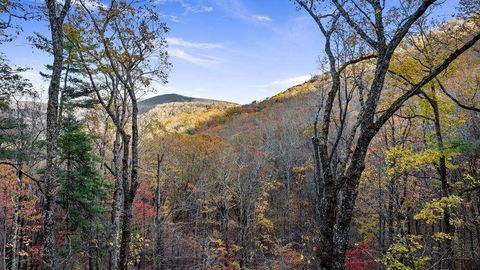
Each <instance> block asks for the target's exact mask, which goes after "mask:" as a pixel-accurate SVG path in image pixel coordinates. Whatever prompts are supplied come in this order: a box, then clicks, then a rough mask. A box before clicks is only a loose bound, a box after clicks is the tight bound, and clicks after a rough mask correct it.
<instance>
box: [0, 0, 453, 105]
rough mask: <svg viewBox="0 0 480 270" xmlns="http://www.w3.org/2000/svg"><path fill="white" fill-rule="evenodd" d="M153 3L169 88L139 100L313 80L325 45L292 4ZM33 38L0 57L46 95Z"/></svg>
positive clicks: (213, 95) (226, 96) (237, 95)
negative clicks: (161, 24) (163, 32)
mask: <svg viewBox="0 0 480 270" xmlns="http://www.w3.org/2000/svg"><path fill="white" fill-rule="evenodd" d="M26 1H28V0H26ZM30 1H37V0H30ZM156 1H157V3H158V10H159V13H160V14H162V15H163V18H164V20H165V21H166V23H167V24H168V26H169V28H170V31H169V33H168V34H167V36H166V38H167V42H168V44H169V45H168V46H169V47H168V51H169V55H170V62H171V63H172V65H173V68H172V70H171V72H170V74H169V82H168V84H166V85H160V84H155V85H154V88H155V91H154V92H152V93H148V94H146V95H145V96H143V97H142V98H148V97H150V96H154V95H160V94H169V93H177V94H181V95H186V96H192V97H200V98H210V99H217V100H225V101H231V102H236V103H239V104H247V103H250V102H252V101H255V100H257V101H258V100H262V99H265V98H267V97H270V96H272V95H275V94H276V93H278V92H281V91H284V90H286V89H287V88H289V87H291V86H294V85H296V84H299V83H302V82H304V81H306V80H308V79H310V78H311V76H312V75H315V74H318V73H319V62H318V59H319V57H321V56H322V55H323V54H322V43H323V42H322V40H323V39H322V37H321V34H320V32H319V30H318V28H317V26H316V24H315V23H314V21H313V19H312V18H311V17H309V16H308V15H307V14H306V13H305V12H304V11H301V10H298V9H296V7H295V5H294V4H293V2H292V1H291V0H156ZM388 1H395V0H387V2H388ZM455 3H456V1H454V0H447V3H446V4H444V7H445V6H446V7H447V8H444V9H443V10H441V11H439V12H440V13H442V12H443V14H448V13H449V12H451V11H452V10H453V8H454V6H455ZM35 31H37V32H41V33H45V34H47V35H48V28H47V24H46V22H38V21H31V22H27V23H25V25H24V32H23V33H22V34H21V36H19V37H18V38H17V39H16V40H15V41H14V42H12V43H8V44H4V45H1V46H0V52H3V53H5V54H6V55H7V58H8V59H9V60H10V61H11V62H12V63H13V64H15V65H18V66H22V67H28V68H30V70H28V71H27V72H26V73H25V74H24V76H25V77H27V78H28V79H30V80H31V81H32V83H33V84H34V85H35V86H36V87H38V88H40V89H43V90H45V89H46V88H47V85H48V83H47V82H45V81H43V80H42V79H41V77H40V75H39V71H42V70H44V66H45V64H48V63H51V62H52V60H53V59H51V57H50V56H49V55H46V54H44V53H42V52H39V51H37V50H36V49H34V48H32V47H31V45H30V44H29V42H28V40H27V39H26V37H27V36H29V35H31V34H32V33H33V32H35ZM44 92H45V91H44Z"/></svg>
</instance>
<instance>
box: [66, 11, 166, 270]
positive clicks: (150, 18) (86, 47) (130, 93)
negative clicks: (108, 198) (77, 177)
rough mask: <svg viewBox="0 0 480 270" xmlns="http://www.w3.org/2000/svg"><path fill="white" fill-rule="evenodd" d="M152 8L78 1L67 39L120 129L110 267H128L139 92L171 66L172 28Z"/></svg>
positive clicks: (136, 167) (136, 173)
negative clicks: (167, 49)
mask: <svg viewBox="0 0 480 270" xmlns="http://www.w3.org/2000/svg"><path fill="white" fill-rule="evenodd" d="M153 6H154V1H153V2H152V1H133V2H127V1H118V2H117V1H111V2H110V5H108V6H106V5H104V4H103V3H102V2H101V1H94V2H93V3H92V2H89V3H86V2H85V1H80V3H79V6H78V7H77V8H76V11H77V14H76V16H74V17H72V18H71V19H70V22H71V23H72V29H71V32H70V35H69V38H70V40H71V42H72V43H73V44H75V45H76V47H77V53H78V59H79V63H81V66H82V69H83V72H84V74H85V76H86V78H87V79H88V80H89V82H90V87H91V88H92V89H93V91H94V93H95V94H96V97H97V100H98V102H99V103H100V104H101V106H102V107H103V109H104V110H105V111H106V112H107V113H108V115H109V116H110V118H111V120H112V122H113V123H114V125H115V127H116V130H117V138H116V140H115V143H114V152H115V153H114V161H113V164H114V166H115V169H114V170H113V172H114V175H116V178H117V183H116V194H115V199H114V205H113V216H114V218H113V229H112V240H113V243H112V251H111V255H110V256H111V262H110V267H111V268H112V269H117V268H118V269H127V265H128V260H129V243H130V240H131V236H132V226H133V220H132V218H133V201H134V199H135V195H136V191H137V188H138V185H139V166H140V165H139V149H138V148H139V128H138V104H137V103H138V102H137V98H138V94H139V92H140V91H142V90H144V89H145V88H147V87H148V86H149V85H150V83H151V81H152V80H154V79H159V80H160V81H162V82H166V79H167V72H168V70H169V68H170V65H169V63H168V62H167V54H166V52H165V44H166V43H165V39H164V36H163V35H164V33H165V32H166V31H167V30H168V29H167V27H166V25H165V24H164V23H163V22H161V20H160V17H159V16H158V14H157V13H156V12H155V11H154V10H153ZM104 87H105V88H104ZM105 90H107V91H105ZM111 105H114V106H113V108H112V106H111ZM127 112H128V113H131V115H127ZM127 122H128V126H126V124H127ZM120 143H122V144H123V145H122V149H123V150H122V151H123V157H122V161H121V164H120V159H119V151H120ZM130 162H131V166H130ZM120 176H121V177H120ZM122 202H123V205H121V204H122ZM120 217H121V218H122V220H121V221H122V226H121V227H120V222H119V219H120ZM120 228H121V231H122V232H121V236H120V235H119V232H120ZM119 240H120V243H118V241H119ZM118 244H119V245H120V246H119V247H118ZM118 251H119V252H118Z"/></svg>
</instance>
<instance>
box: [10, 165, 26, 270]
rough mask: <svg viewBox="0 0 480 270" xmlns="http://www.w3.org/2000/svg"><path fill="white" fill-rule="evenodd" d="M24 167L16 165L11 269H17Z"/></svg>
mask: <svg viewBox="0 0 480 270" xmlns="http://www.w3.org/2000/svg"><path fill="white" fill-rule="evenodd" d="M22 167H23V164H22V163H19V164H17V167H16V175H17V177H16V190H15V209H14V212H13V222H12V234H13V235H12V267H11V268H10V269H11V270H17V266H18V262H17V258H18V256H17V253H18V252H17V249H18V221H19V214H20V196H21V192H22V186H23V185H22V174H23V173H22Z"/></svg>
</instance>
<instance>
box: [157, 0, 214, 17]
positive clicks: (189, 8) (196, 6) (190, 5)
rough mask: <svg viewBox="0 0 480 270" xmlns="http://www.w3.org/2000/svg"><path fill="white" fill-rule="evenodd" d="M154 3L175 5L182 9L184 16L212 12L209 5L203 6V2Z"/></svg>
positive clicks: (162, 0)
mask: <svg viewBox="0 0 480 270" xmlns="http://www.w3.org/2000/svg"><path fill="white" fill-rule="evenodd" d="M156 2H157V3H158V4H166V3H177V4H178V5H180V6H181V7H182V8H183V10H184V12H183V13H184V15H188V14H192V13H210V12H212V11H213V7H212V6H210V5H205V4H204V3H203V1H185V0H157V1H156ZM194 2H195V3H194Z"/></svg>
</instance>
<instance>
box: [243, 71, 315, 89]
mask: <svg viewBox="0 0 480 270" xmlns="http://www.w3.org/2000/svg"><path fill="white" fill-rule="evenodd" d="M311 78H312V75H301V76H295V77H291V78H287V79H282V80H275V81H272V82H269V83H267V84H259V85H250V86H249V87H250V88H257V89H259V90H261V91H266V92H269V91H272V90H278V89H279V88H282V89H284V88H288V87H292V86H295V85H297V84H301V83H304V82H306V81H308V80H310V79H311Z"/></svg>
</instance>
